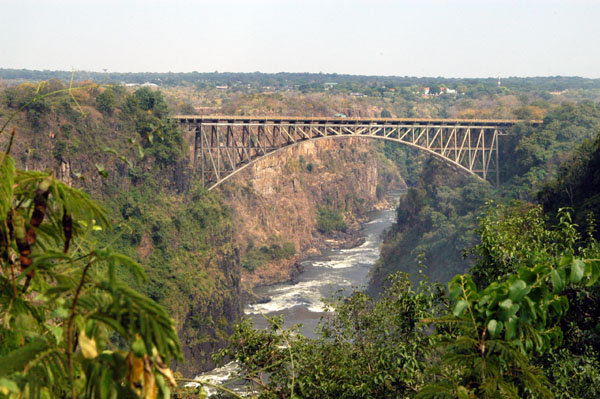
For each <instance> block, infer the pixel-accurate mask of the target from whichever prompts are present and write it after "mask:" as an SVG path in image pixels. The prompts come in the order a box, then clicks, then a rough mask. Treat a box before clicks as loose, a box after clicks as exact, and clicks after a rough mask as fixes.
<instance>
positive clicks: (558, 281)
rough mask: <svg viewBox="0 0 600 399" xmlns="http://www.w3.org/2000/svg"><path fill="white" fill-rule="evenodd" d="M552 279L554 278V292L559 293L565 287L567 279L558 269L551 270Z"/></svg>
mask: <svg viewBox="0 0 600 399" xmlns="http://www.w3.org/2000/svg"><path fill="white" fill-rule="evenodd" d="M550 279H551V280H552V292H553V293H555V294H556V293H559V292H561V291H562V290H564V289H565V281H564V279H562V278H561V276H560V274H558V271H557V270H556V269H553V270H552V271H551V272H550Z"/></svg>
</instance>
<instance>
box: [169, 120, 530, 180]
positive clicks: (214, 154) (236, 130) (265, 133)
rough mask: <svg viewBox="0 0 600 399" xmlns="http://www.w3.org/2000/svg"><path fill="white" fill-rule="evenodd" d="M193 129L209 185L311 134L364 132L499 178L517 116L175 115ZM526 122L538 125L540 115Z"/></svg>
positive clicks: (199, 166) (196, 157) (197, 164)
mask: <svg viewBox="0 0 600 399" xmlns="http://www.w3.org/2000/svg"><path fill="white" fill-rule="evenodd" d="M173 119H175V120H177V121H178V122H179V123H180V124H181V125H182V126H184V127H187V128H189V129H191V130H192V131H193V132H194V133H195V136H194V137H195V140H194V153H193V163H194V168H195V169H196V170H197V172H198V173H199V174H200V176H201V178H202V182H203V184H204V186H205V187H208V189H209V190H212V189H213V188H215V187H216V186H218V185H219V184H221V183H222V182H224V181H225V180H227V179H228V178H230V177H231V176H233V175H235V174H236V173H237V172H239V171H241V170H242V169H244V168H246V167H247V166H248V165H251V164H252V163H254V162H255V161H257V160H259V159H261V158H263V157H265V156H268V155H269V154H272V153H274V152H277V151H279V150H281V149H283V148H286V147H289V146H292V145H297V144H299V143H302V142H305V141H311V140H318V139H324V138H334V137H367V138H375V139H380V140H389V141H395V142H398V143H401V144H404V145H408V146H410V147H413V148H417V149H419V150H422V151H424V152H427V153H429V154H431V155H434V156H436V157H438V158H440V159H442V160H444V161H445V162H447V163H449V164H451V165H454V166H455V167H457V168H458V169H460V170H463V171H464V172H466V173H469V174H471V175H474V176H476V177H477V178H479V179H481V180H484V181H490V182H492V183H494V184H496V185H498V184H499V165H500V159H499V153H498V142H499V139H500V137H501V136H503V135H506V134H507V131H508V128H510V127H511V126H513V125H515V124H517V123H520V122H524V121H520V120H489V119H487V120H482V119H479V120H477V119H404V118H402V119H399V118H300V117H245V116H194V115H176V116H174V117H173ZM527 123H530V124H533V125H539V124H540V123H541V121H529V122H527Z"/></svg>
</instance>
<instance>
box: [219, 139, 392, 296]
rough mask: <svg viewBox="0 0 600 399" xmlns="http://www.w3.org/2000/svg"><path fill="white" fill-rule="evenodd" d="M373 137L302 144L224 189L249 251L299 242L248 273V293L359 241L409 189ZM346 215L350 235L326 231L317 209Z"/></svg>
mask: <svg viewBox="0 0 600 399" xmlns="http://www.w3.org/2000/svg"><path fill="white" fill-rule="evenodd" d="M378 145H380V144H378V143H377V142H375V141H374V140H372V139H361V138H345V137H344V138H329V139H320V140H316V141H310V142H306V143H301V144H298V145H295V146H291V147H289V148H286V149H283V150H281V151H279V152H278V153H276V154H273V155H271V156H268V157H265V158H264V159H262V160H260V161H258V162H256V163H255V164H253V165H252V166H251V167H249V168H248V169H246V170H244V171H242V172H240V173H239V174H238V175H237V176H235V177H233V178H232V179H231V180H230V181H228V182H226V183H225V184H223V186H222V187H221V188H220V189H219V190H220V191H221V195H222V198H223V200H224V202H225V203H226V204H227V205H228V206H229V207H230V208H231V210H232V216H233V221H234V225H235V233H234V234H235V239H236V242H237V244H238V246H239V247H240V249H241V250H242V253H243V254H244V253H246V254H247V253H248V251H249V250H252V248H256V247H259V246H263V247H264V246H266V247H270V246H272V245H280V246H281V245H283V244H286V243H287V244H288V245H289V244H290V243H291V244H293V247H294V248H295V250H296V251H295V255H294V256H290V257H288V258H285V259H276V260H272V261H268V262H265V263H264V264H262V265H260V266H259V267H257V268H256V269H255V270H248V268H243V269H242V281H243V283H244V285H245V286H246V287H247V288H249V287H252V286H255V285H262V284H273V283H277V282H283V281H287V280H290V279H291V278H293V277H294V275H295V273H297V272H298V271H299V263H298V261H299V259H300V254H302V255H303V256H310V255H311V254H317V253H319V252H320V251H321V250H323V249H324V248H326V247H331V246H336V245H337V246H339V245H344V244H347V243H348V242H349V241H355V240H356V239H357V234H356V233H357V228H358V223H357V222H358V221H359V220H361V219H363V218H364V217H365V215H366V213H367V212H368V211H370V210H373V209H375V208H377V207H382V206H385V205H386V196H385V193H386V192H387V191H388V190H389V189H390V188H392V187H403V186H404V181H403V180H402V178H401V177H400V175H399V174H398V172H397V170H396V168H395V166H394V165H392V164H391V163H390V162H389V161H388V160H386V159H385V158H384V157H383V156H382V155H381V152H380V151H379V150H378V148H377V146H378ZM323 207H329V208H331V209H336V210H340V211H341V213H342V214H343V217H344V220H345V221H346V223H347V224H348V226H349V228H348V229H347V230H346V232H333V233H329V234H326V235H324V234H322V233H321V232H319V229H318V220H317V214H318V210H319V208H323Z"/></svg>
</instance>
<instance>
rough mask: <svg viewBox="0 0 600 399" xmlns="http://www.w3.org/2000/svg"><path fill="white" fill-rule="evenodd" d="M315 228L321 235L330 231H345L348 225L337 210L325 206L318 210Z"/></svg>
mask: <svg viewBox="0 0 600 399" xmlns="http://www.w3.org/2000/svg"><path fill="white" fill-rule="evenodd" d="M318 212H319V213H318V215H317V228H318V229H319V231H320V232H321V233H323V234H329V233H331V232H332V231H346V229H347V228H348V225H347V224H346V222H344V216H343V215H342V212H341V211H340V210H339V209H335V208H333V207H331V206H326V207H323V208H319V209H318Z"/></svg>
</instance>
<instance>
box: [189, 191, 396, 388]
mask: <svg viewBox="0 0 600 399" xmlns="http://www.w3.org/2000/svg"><path fill="white" fill-rule="evenodd" d="M401 194H402V192H393V193H390V198H391V201H390V204H391V205H390V207H389V208H387V209H383V210H379V211H373V212H370V213H369V214H368V221H367V222H365V223H363V224H362V229H361V233H362V235H363V236H364V238H365V241H364V243H363V244H361V245H359V246H357V247H355V248H350V249H331V250H327V251H325V252H324V253H323V254H322V255H320V256H318V257H313V258H310V259H305V260H303V261H302V266H303V268H304V271H303V272H302V273H301V274H300V275H299V276H298V277H297V278H296V280H295V281H294V282H290V283H284V284H276V285H271V286H265V287H259V288H256V289H255V292H254V293H255V294H256V295H257V296H258V297H261V298H265V297H266V298H269V299H270V300H269V301H268V302H265V303H257V304H248V305H246V306H245V308H244V313H245V315H246V317H249V318H251V319H252V321H253V323H254V326H255V327H256V328H267V326H268V324H269V323H268V322H267V320H266V318H265V316H267V317H272V316H279V315H283V317H284V320H285V325H284V326H285V327H291V326H293V325H295V324H301V325H302V327H301V329H300V331H301V333H302V334H303V335H304V336H306V337H308V338H314V337H315V332H314V331H315V327H316V326H317V324H318V323H319V320H320V319H321V317H323V316H324V315H326V314H327V313H324V303H323V299H324V298H330V297H331V296H332V295H334V294H336V293H337V292H341V293H342V294H343V295H345V296H347V295H350V294H351V293H352V292H353V291H355V290H357V289H358V290H360V289H364V288H366V286H367V284H368V278H369V271H370V270H371V268H372V267H373V266H374V265H375V262H376V261H377V259H378V258H379V247H380V245H381V243H382V241H383V237H382V235H383V232H384V231H385V230H387V229H388V228H389V227H391V225H392V224H393V223H394V221H395V218H396V211H395V210H396V206H397V200H398V198H399V196H400V195H401ZM236 372H237V367H236V365H235V364H233V363H229V364H227V365H225V366H223V367H219V368H216V369H214V370H211V371H209V372H206V373H203V374H202V375H200V376H198V377H196V379H198V380H205V381H210V382H212V383H213V384H219V383H224V382H226V381H228V380H230V379H231V378H232V377H234V376H235V375H236ZM230 388H232V389H234V390H235V391H237V392H238V393H243V392H244V387H243V386H230ZM207 393H209V395H210V394H214V393H215V390H214V389H207Z"/></svg>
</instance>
